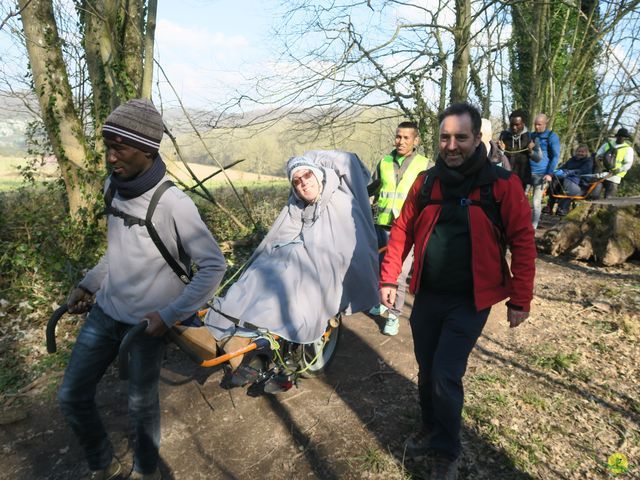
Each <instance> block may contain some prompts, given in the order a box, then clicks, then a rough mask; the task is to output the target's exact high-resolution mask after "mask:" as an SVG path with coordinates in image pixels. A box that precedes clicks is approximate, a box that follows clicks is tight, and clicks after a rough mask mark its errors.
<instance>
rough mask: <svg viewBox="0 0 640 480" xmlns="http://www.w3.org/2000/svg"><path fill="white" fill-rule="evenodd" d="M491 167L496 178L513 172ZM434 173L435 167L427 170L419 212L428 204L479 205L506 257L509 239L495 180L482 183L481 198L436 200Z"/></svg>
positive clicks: (419, 198)
mask: <svg viewBox="0 0 640 480" xmlns="http://www.w3.org/2000/svg"><path fill="white" fill-rule="evenodd" d="M490 168H491V169H493V170H494V172H495V174H496V175H495V179H498V178H502V179H504V180H507V179H508V178H509V177H511V175H512V174H511V172H509V171H507V170H505V169H503V168H498V167H497V166H496V165H491V166H490ZM434 173H435V167H432V168H430V169H429V170H427V172H426V175H425V178H424V182H423V184H422V187H421V188H420V193H419V197H418V204H417V206H418V212H421V211H422V210H423V209H424V207H426V206H427V205H444V204H451V203H456V204H459V205H461V206H466V207H470V206H477V207H480V208H482V211H483V212H484V214H485V215H486V216H487V218H489V220H490V221H491V223H492V224H493V226H494V232H495V233H496V238H497V240H498V245H499V247H500V251H501V252H502V256H503V257H504V254H505V253H506V250H507V239H506V233H505V230H504V224H503V223H502V216H501V214H500V202H498V201H496V198H495V197H494V196H493V182H491V183H487V184H484V185H480V200H472V199H470V198H460V199H457V200H456V199H453V198H449V199H442V198H441V199H439V200H434V199H433V198H431V191H432V190H433V184H434V182H435V180H436V176H435V175H434ZM494 181H495V180H494Z"/></svg>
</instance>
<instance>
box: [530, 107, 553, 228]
mask: <svg viewBox="0 0 640 480" xmlns="http://www.w3.org/2000/svg"><path fill="white" fill-rule="evenodd" d="M548 123H549V119H548V118H547V116H546V115H545V114H544V113H539V114H538V115H536V118H535V120H534V122H533V126H534V130H535V131H534V132H533V133H532V134H531V140H532V143H533V145H531V144H530V148H533V152H532V155H531V160H530V164H531V187H532V188H533V205H532V210H533V213H532V219H531V223H532V224H533V228H538V222H539V221H540V214H541V213H542V194H543V192H544V190H545V186H546V184H548V183H549V182H550V181H551V178H552V174H553V171H554V170H555V169H556V166H557V165H558V160H559V159H560V138H559V137H558V135H557V134H555V133H554V132H552V131H550V130H548V129H547V124H548Z"/></svg>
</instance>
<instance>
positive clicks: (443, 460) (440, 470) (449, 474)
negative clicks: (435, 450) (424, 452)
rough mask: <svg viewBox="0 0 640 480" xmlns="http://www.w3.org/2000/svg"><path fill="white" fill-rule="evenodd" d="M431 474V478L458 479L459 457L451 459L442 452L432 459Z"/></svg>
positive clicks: (434, 479) (431, 479)
mask: <svg viewBox="0 0 640 480" xmlns="http://www.w3.org/2000/svg"><path fill="white" fill-rule="evenodd" d="M430 460H431V461H430V463H431V475H429V480H456V479H457V478H458V459H457V458H456V459H455V460H451V459H450V458H448V457H445V456H443V455H440V454H434V455H433V456H432V457H431V459H430Z"/></svg>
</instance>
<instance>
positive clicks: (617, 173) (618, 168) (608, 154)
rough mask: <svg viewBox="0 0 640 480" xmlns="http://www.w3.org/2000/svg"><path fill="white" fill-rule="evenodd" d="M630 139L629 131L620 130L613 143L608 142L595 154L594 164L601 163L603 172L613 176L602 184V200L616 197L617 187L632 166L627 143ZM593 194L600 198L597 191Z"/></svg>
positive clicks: (630, 151) (631, 153)
mask: <svg viewBox="0 0 640 480" xmlns="http://www.w3.org/2000/svg"><path fill="white" fill-rule="evenodd" d="M630 139H631V135H629V130H627V129H626V128H621V129H619V130H618V131H617V132H616V139H615V143H613V142H612V141H611V140H608V141H607V142H606V143H605V144H604V145H602V146H601V147H600V148H599V149H598V151H597V152H596V162H601V163H602V164H603V168H604V170H605V171H607V172H610V173H613V174H614V175H613V176H611V177H609V178H607V179H606V180H605V181H604V182H603V183H604V198H610V197H615V196H616V194H617V193H618V185H620V182H621V181H622V178H623V177H624V176H625V175H626V174H627V172H628V171H629V169H630V168H631V165H632V164H633V145H631V142H629V140H630ZM595 194H596V195H597V196H600V192H599V191H598V192H597V193H595Z"/></svg>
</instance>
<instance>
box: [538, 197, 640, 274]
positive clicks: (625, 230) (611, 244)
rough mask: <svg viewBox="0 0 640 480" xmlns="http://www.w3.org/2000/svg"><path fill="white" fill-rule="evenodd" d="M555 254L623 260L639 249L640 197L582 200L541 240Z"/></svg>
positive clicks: (613, 261) (614, 262) (602, 260)
mask: <svg viewBox="0 0 640 480" xmlns="http://www.w3.org/2000/svg"><path fill="white" fill-rule="evenodd" d="M538 248H539V249H540V250H541V251H543V252H545V253H548V254H550V255H552V256H554V257H556V256H558V255H563V254H566V255H569V256H571V257H573V258H576V259H581V260H589V259H593V260H594V261H595V262H596V263H598V264H601V265H607V266H610V265H618V264H621V263H624V262H625V261H626V260H627V259H628V258H629V257H631V256H632V255H633V254H634V253H637V252H639V251H640V197H623V198H609V199H605V200H596V201H593V202H587V203H583V204H582V205H580V206H578V207H576V208H574V209H573V210H572V211H571V212H569V214H568V215H567V216H566V217H564V219H563V220H562V221H561V222H560V223H558V224H557V225H555V226H553V227H552V228H550V229H549V230H548V231H547V232H545V234H544V235H543V236H542V237H541V238H540V239H539V240H538Z"/></svg>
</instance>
